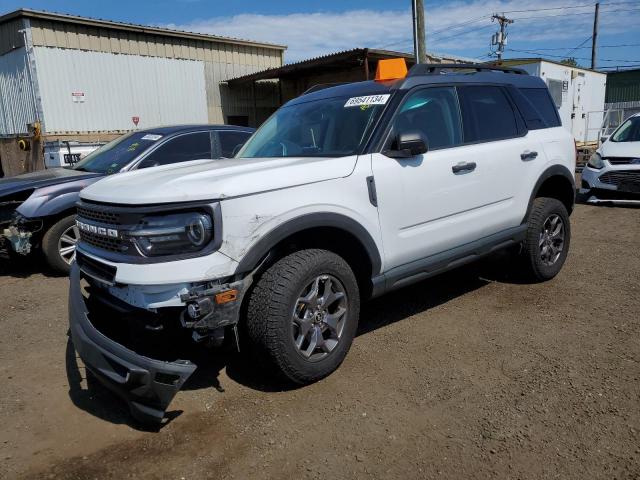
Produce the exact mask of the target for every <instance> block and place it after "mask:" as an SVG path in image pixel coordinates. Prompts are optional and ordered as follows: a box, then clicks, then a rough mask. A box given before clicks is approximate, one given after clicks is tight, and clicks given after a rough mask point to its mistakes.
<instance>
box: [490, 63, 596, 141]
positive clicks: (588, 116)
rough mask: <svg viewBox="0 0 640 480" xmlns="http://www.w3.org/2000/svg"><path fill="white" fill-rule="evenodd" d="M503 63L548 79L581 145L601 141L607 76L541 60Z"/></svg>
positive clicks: (567, 124) (563, 117) (564, 119)
mask: <svg viewBox="0 0 640 480" xmlns="http://www.w3.org/2000/svg"><path fill="white" fill-rule="evenodd" d="M502 63H503V65H508V66H510V67H518V68H522V69H523V70H525V71H526V72H527V73H528V74H529V75H536V76H538V77H541V78H542V79H544V80H545V82H546V83H547V86H548V87H549V91H550V92H551V96H552V97H553V101H554V102H555V104H556V107H557V108H558V112H559V113H560V119H561V120H562V125H563V126H564V127H565V128H566V129H567V130H569V131H570V132H571V133H572V134H573V136H574V137H575V139H576V142H578V144H579V145H584V144H590V143H597V142H598V136H599V133H600V128H601V127H602V121H603V118H604V98H605V87H606V82H607V75H606V74H604V73H600V72H596V71H593V70H588V69H586V68H579V67H571V66H569V65H564V64H562V63H558V62H554V61H552V60H544V59H541V58H518V59H509V60H505V61H503V62H502Z"/></svg>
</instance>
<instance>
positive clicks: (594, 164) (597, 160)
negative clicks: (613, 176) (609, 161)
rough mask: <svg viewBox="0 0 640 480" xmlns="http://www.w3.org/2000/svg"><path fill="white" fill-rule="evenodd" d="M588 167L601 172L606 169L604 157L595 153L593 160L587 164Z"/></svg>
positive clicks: (592, 156)
mask: <svg viewBox="0 0 640 480" xmlns="http://www.w3.org/2000/svg"><path fill="white" fill-rule="evenodd" d="M587 165H589V166H590V167H591V168H595V169H596V170H600V169H601V168H603V167H604V162H603V161H602V157H601V156H600V154H599V153H594V154H593V155H591V158H590V159H589V161H588V162H587Z"/></svg>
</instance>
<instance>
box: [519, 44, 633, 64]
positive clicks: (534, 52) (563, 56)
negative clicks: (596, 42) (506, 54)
mask: <svg viewBox="0 0 640 480" xmlns="http://www.w3.org/2000/svg"><path fill="white" fill-rule="evenodd" d="M508 50H510V51H512V52H521V53H530V54H533V55H545V56H547V57H553V58H566V57H567V56H566V55H552V54H549V53H544V52H539V51H536V50H519V49H515V48H509V49H508ZM573 58H575V59H576V60H591V58H587V57H573ZM600 61H601V62H625V63H626V62H629V63H631V62H640V60H624V59H619V58H618V59H612V58H603V59H601V60H600Z"/></svg>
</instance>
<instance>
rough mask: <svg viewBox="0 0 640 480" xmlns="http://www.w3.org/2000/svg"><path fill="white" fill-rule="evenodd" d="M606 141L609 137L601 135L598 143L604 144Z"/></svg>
mask: <svg viewBox="0 0 640 480" xmlns="http://www.w3.org/2000/svg"><path fill="white" fill-rule="evenodd" d="M607 140H609V136H608V135H603V136H602V137H600V143H604V142H606V141H607Z"/></svg>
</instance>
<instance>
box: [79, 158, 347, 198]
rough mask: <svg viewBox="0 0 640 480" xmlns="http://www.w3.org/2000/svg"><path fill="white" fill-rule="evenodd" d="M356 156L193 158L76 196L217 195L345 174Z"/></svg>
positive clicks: (107, 182)
mask: <svg viewBox="0 0 640 480" xmlns="http://www.w3.org/2000/svg"><path fill="white" fill-rule="evenodd" d="M356 159H357V156H355V155H353V156H349V157H340V158H327V157H322V158H318V157H313V158H308V157H304V158H301V157H290V158H233V159H222V160H215V161H213V162H212V161H211V160H195V161H192V162H185V163H182V164H174V165H165V166H162V167H154V168H150V169H143V170H137V171H133V172H127V173H122V174H119V175H114V176H111V177H107V178H105V179H103V180H100V181H99V182H97V183H95V184H93V185H91V186H90V187H88V188H86V189H84V190H83V191H82V193H81V195H80V196H81V198H82V199H85V200H92V201H96V202H105V203H115V204H127V205H144V204H154V203H175V202H191V201H197V200H222V199H225V198H229V197H236V196H239V195H247V194H256V193H260V192H266V191H269V190H278V189H282V188H291V187H296V186H298V185H304V184H308V183H316V182H322V181H325V180H331V179H334V178H341V177H346V176H348V175H350V174H351V172H352V171H353V169H354V167H355V164H356Z"/></svg>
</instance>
